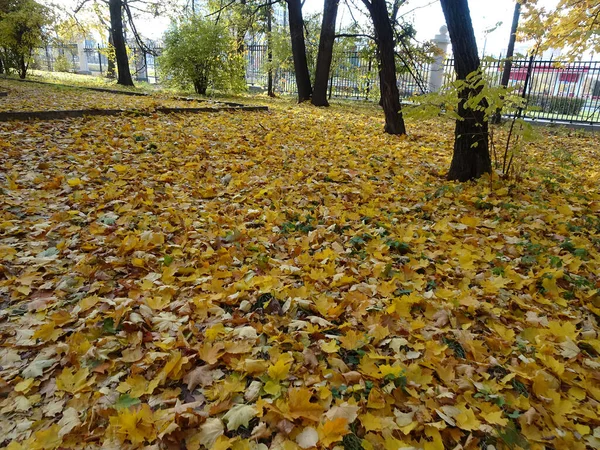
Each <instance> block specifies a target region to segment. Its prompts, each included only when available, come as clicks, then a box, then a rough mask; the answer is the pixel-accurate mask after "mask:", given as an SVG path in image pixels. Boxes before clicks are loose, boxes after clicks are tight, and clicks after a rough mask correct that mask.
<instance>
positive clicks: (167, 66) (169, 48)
mask: <svg viewBox="0 0 600 450" xmlns="http://www.w3.org/2000/svg"><path fill="white" fill-rule="evenodd" d="M159 67H160V70H161V72H162V76H163V79H164V80H165V82H167V83H170V84H176V85H179V86H181V87H187V86H189V85H192V86H193V87H194V90H195V91H196V92H197V93H198V94H201V95H206V91H207V89H208V88H209V87H211V88H213V89H223V90H227V91H241V90H244V89H245V88H246V82H245V78H244V64H243V57H242V55H240V54H238V53H237V52H236V49H235V41H234V39H233V37H232V36H231V34H230V32H229V30H228V29H227V28H226V27H225V26H223V25H215V24H214V22H213V21H212V20H210V19H207V18H204V17H199V16H194V17H190V18H187V19H184V20H183V21H181V22H179V23H178V24H176V25H174V26H172V27H171V28H170V29H169V30H168V31H167V33H166V35H165V48H164V52H163V54H162V56H161V57H160V60H159Z"/></svg>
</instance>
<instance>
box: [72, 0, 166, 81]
mask: <svg viewBox="0 0 600 450" xmlns="http://www.w3.org/2000/svg"><path fill="white" fill-rule="evenodd" d="M107 6H108V13H109V15H108V18H107V17H106V9H107V8H106V7H107ZM169 6H171V4H170V3H169V2H164V1H162V0H79V3H78V5H77V7H76V8H75V10H74V11H73V12H72V13H70V15H71V16H73V17H75V18H77V17H79V16H85V15H89V14H90V13H91V14H93V15H95V16H96V18H97V21H98V22H99V23H100V24H102V26H103V27H104V30H106V29H108V32H109V44H110V47H111V50H109V55H110V56H112V55H113V54H114V62H115V63H116V69H117V83H118V84H121V85H123V86H133V85H134V84H133V79H132V76H131V71H130V69H129V55H128V53H127V42H126V39H125V25H128V29H129V30H130V31H131V35H132V37H133V39H134V40H135V42H136V44H137V46H138V47H139V48H140V49H142V50H143V51H144V52H146V53H148V54H151V55H154V56H156V53H155V51H154V50H153V49H151V48H149V47H148V46H147V45H146V43H145V41H144V39H143V38H142V36H141V35H140V33H138V31H137V28H136V25H135V21H136V19H139V17H143V16H152V17H157V16H159V15H161V14H163V13H165V12H166V11H167V8H168V7H169ZM84 28H85V27H84ZM104 30H103V31H102V32H101V34H104V32H105V31H104ZM109 61H110V58H109ZM111 69H112V70H111ZM111 73H114V66H112V67H110V63H109V70H108V74H111Z"/></svg>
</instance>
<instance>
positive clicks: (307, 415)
mask: <svg viewBox="0 0 600 450" xmlns="http://www.w3.org/2000/svg"><path fill="white" fill-rule="evenodd" d="M311 397H312V392H311V391H310V389H307V388H302V387H301V388H292V389H290V390H289V392H288V401H287V405H286V406H287V410H288V411H289V416H290V417H291V418H292V419H299V418H304V419H308V420H313V421H315V422H316V421H318V420H319V418H320V417H321V414H322V413H323V407H322V406H321V405H320V404H318V403H313V402H311V401H310V399H311Z"/></svg>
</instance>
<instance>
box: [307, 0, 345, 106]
mask: <svg viewBox="0 0 600 450" xmlns="http://www.w3.org/2000/svg"><path fill="white" fill-rule="evenodd" d="M338 5H339V0H325V5H324V6H323V23H322V25H321V36H320V37H319V53H318V54H317V69H316V73H315V89H314V91H313V97H312V104H313V105H315V106H329V102H328V101H327V82H328V81H329V71H330V69H331V60H332V59H333V44H334V41H335V21H336V18H337V12H338Z"/></svg>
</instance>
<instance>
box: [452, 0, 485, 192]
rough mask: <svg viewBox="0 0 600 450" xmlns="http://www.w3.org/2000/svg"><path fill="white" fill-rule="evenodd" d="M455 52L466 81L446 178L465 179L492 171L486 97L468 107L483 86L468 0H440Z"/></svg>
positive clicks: (459, 76) (456, 67)
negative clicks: (467, 104) (479, 76)
mask: <svg viewBox="0 0 600 450" xmlns="http://www.w3.org/2000/svg"><path fill="white" fill-rule="evenodd" d="M441 4H442V9H443V11H444V16H445V18H446V24H447V25H448V31H449V33H450V41H451V43H452V51H453V53H454V70H455V72H456V79H457V80H458V81H469V83H467V84H465V86H464V87H463V88H462V89H461V90H460V91H459V93H458V95H459V103H458V111H457V112H458V115H459V118H458V120H457V121H456V127H455V130H454V153H453V156H452V163H451V165H450V171H449V172H448V179H449V180H457V181H467V180H472V179H474V178H479V177H480V176H481V175H483V174H484V173H489V172H491V171H492V161H491V158H490V152H489V148H488V122H487V119H486V116H485V108H486V107H487V103H486V100H485V99H484V98H482V99H481V100H480V101H479V105H477V107H467V106H466V103H467V102H468V101H469V99H472V98H477V96H478V95H479V94H480V92H481V89H482V83H480V82H478V81H479V80H478V79H477V72H478V71H479V70H480V60H479V56H478V54H477V42H476V40H475V33H474V31H473V24H472V22H471V13H470V11H469V4H468V2H467V0H441Z"/></svg>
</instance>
